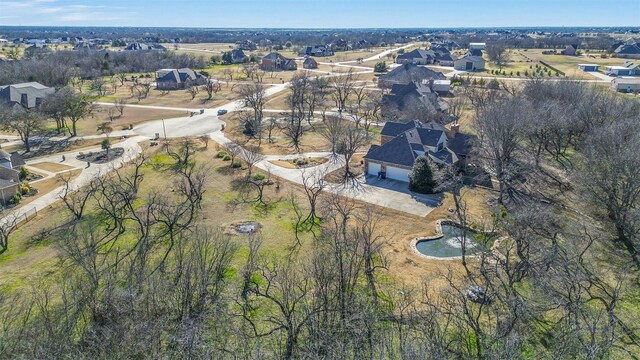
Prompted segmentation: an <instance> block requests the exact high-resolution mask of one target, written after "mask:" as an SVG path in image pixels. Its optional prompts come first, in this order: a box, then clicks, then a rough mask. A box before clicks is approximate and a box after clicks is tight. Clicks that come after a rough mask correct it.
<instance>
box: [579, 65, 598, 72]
mask: <svg viewBox="0 0 640 360" xmlns="http://www.w3.org/2000/svg"><path fill="white" fill-rule="evenodd" d="M578 67H579V68H580V70H582V71H598V70H599V69H600V65H598V64H578Z"/></svg>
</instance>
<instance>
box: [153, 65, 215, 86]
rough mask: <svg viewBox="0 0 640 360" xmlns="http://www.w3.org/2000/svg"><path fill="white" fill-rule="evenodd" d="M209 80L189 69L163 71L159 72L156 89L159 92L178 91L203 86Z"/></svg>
mask: <svg viewBox="0 0 640 360" xmlns="http://www.w3.org/2000/svg"><path fill="white" fill-rule="evenodd" d="M206 82H207V78H206V77H205V76H204V75H202V74H200V73H197V72H195V71H193V70H191V69H189V68H184V69H162V70H158V71H157V76H156V88H157V89H158V90H178V89H186V88H188V87H191V86H198V85H203V84H205V83H206Z"/></svg>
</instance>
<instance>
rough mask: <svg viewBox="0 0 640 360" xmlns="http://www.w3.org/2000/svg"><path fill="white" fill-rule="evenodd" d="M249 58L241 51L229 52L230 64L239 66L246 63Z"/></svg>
mask: <svg viewBox="0 0 640 360" xmlns="http://www.w3.org/2000/svg"><path fill="white" fill-rule="evenodd" d="M248 60H249V58H248V57H247V55H245V53H244V51H242V49H233V50H231V63H232V64H241V63H243V62H245V61H248Z"/></svg>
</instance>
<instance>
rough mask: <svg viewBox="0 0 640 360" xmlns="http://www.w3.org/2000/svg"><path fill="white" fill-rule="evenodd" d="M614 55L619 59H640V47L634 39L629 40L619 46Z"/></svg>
mask: <svg viewBox="0 0 640 360" xmlns="http://www.w3.org/2000/svg"><path fill="white" fill-rule="evenodd" d="M613 53H614V54H615V55H616V56H617V57H619V58H627V59H640V46H639V45H638V44H637V43H636V42H635V40H633V39H629V40H627V42H625V43H623V44H619V45H618V47H616V49H614V50H613Z"/></svg>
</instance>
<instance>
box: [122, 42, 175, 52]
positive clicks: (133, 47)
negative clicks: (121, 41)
mask: <svg viewBox="0 0 640 360" xmlns="http://www.w3.org/2000/svg"><path fill="white" fill-rule="evenodd" d="M124 49H125V50H129V51H150V50H156V51H167V48H166V47H164V46H162V45H160V44H143V43H139V42H134V43H131V44H128V45H127V47H125V48H124Z"/></svg>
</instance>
